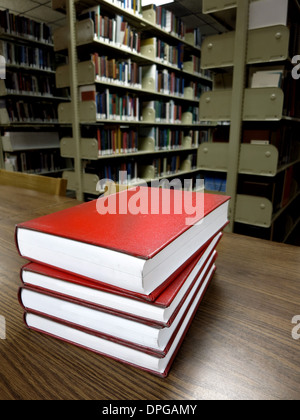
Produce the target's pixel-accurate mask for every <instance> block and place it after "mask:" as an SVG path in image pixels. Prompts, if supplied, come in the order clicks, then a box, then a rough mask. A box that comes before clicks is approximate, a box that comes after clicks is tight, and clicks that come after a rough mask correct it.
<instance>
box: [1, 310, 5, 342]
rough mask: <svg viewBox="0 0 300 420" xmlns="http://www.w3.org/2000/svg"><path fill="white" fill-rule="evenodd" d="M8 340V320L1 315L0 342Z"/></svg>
mask: <svg viewBox="0 0 300 420" xmlns="http://www.w3.org/2000/svg"><path fill="white" fill-rule="evenodd" d="M5 339H6V320H5V317H4V316H2V315H0V340H5Z"/></svg>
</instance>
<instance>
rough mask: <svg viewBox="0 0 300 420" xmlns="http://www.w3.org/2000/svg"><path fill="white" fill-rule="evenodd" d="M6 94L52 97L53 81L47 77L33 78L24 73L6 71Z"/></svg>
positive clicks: (33, 76)
mask: <svg viewBox="0 0 300 420" xmlns="http://www.w3.org/2000/svg"><path fill="white" fill-rule="evenodd" d="M5 87H6V91H7V94H19V95H24V94H29V95H40V96H47V97H52V96H54V92H55V86H54V81H53V79H51V78H50V77H48V76H41V75H39V76H35V75H33V74H30V73H26V72H24V71H11V70H7V71H6V78H5Z"/></svg>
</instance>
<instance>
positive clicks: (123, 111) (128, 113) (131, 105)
mask: <svg viewBox="0 0 300 420" xmlns="http://www.w3.org/2000/svg"><path fill="white" fill-rule="evenodd" d="M92 88H93V89H94V90H93V91H91V89H90V87H89V86H84V87H80V88H79V92H80V99H81V101H86V100H94V101H95V102H96V107H97V119H98V120H101V119H109V120H118V121H139V118H140V99H139V97H137V96H134V95H130V94H125V95H119V94H118V93H111V92H110V91H109V89H106V90H105V91H104V92H96V88H95V86H94V85H93V86H92ZM85 89H87V90H85ZM91 92H92V94H93V96H91Z"/></svg>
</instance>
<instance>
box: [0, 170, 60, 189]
mask: <svg viewBox="0 0 300 420" xmlns="http://www.w3.org/2000/svg"><path fill="white" fill-rule="evenodd" d="M0 184H1V185H11V186H13V187H18V186H19V185H22V188H26V189H28V190H34V191H39V192H42V193H47V194H54V195H60V196H65V195H66V190H67V180H66V179H63V178H53V177H48V176H42V175H36V174H27V173H24V172H13V171H6V170H5V169H0Z"/></svg>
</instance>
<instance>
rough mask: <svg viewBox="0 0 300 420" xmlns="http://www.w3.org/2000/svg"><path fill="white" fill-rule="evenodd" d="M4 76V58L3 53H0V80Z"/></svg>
mask: <svg viewBox="0 0 300 420" xmlns="http://www.w3.org/2000/svg"><path fill="white" fill-rule="evenodd" d="M5 78H6V60H5V57H3V55H0V80H3V79H5Z"/></svg>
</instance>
